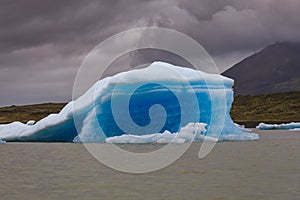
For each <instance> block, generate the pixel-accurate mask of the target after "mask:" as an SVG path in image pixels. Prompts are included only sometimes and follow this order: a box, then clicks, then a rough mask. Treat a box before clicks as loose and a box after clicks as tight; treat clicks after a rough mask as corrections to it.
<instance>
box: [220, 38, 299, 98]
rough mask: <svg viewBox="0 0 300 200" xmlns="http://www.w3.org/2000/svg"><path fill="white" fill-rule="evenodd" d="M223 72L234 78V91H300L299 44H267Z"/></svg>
mask: <svg viewBox="0 0 300 200" xmlns="http://www.w3.org/2000/svg"><path fill="white" fill-rule="evenodd" d="M223 75H225V76H227V77H230V78H233V79H234V80H235V86H234V87H235V94H240V95H256V94H271V93H279V92H289V91H300V44H291V43H276V44H273V45H270V46H268V47H266V48H265V49H263V50H262V51H260V52H258V53H256V54H254V55H252V56H250V57H248V58H246V59H245V60H243V61H241V62H239V63H237V64H236V65H234V66H233V67H231V68H230V69H228V70H226V71H225V72H224V73H223Z"/></svg>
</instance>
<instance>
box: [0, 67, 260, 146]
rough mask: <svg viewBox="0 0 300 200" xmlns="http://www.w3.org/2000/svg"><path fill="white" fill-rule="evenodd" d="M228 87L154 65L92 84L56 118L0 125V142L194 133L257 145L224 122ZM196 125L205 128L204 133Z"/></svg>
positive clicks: (176, 137) (150, 138) (165, 137)
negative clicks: (125, 101)
mask: <svg viewBox="0 0 300 200" xmlns="http://www.w3.org/2000/svg"><path fill="white" fill-rule="evenodd" d="M170 72H174V73H175V74H177V76H172V75H171V74H170ZM232 85H233V80H232V79H229V78H226V77H224V76H221V75H217V74H207V73H204V72H201V71H196V70H193V69H188V68H182V67H177V66H173V65H171V64H168V63H163V62H154V63H152V64H151V65H150V66H149V67H147V68H144V69H138V70H132V71H129V72H123V73H119V74H117V75H115V76H112V77H107V78H105V79H102V80H100V81H98V82H97V83H95V84H94V85H93V86H92V87H91V88H90V89H89V90H88V91H86V92H85V93H84V94H83V95H82V96H81V97H79V98H78V99H77V100H75V101H71V102H69V103H68V104H67V105H66V106H65V107H64V108H63V109H62V110H61V111H60V112H59V113H58V114H51V115H49V116H48V117H46V118H44V119H42V120H40V121H38V122H36V123H35V124H34V123H31V122H30V123H29V124H23V123H20V122H13V123H10V124H5V125H0V139H1V140H3V141H27V142H105V141H107V142H117V141H120V142H121V141H124V142H170V141H171V139H172V140H173V141H176V142H186V141H189V137H190V136H192V135H194V134H193V133H195V132H197V131H199V130H202V131H201V133H202V134H200V135H199V134H198V132H197V134H196V136H197V137H198V136H199V138H198V139H201V137H204V136H205V137H207V138H208V137H211V138H214V139H217V138H218V136H219V135H218V132H220V131H221V133H222V134H221V136H220V138H219V140H253V139H258V135H257V134H255V133H251V132H249V130H247V129H245V128H243V127H241V126H239V125H237V124H235V123H233V121H232V119H231V117H230V114H229V112H230V108H231V104H232V101H233V91H232ZM126 99H128V102H127V103H128V105H127V107H126V105H125V107H124V105H123V104H122V102H123V100H126ZM224 108H225V110H223V109H224ZM75 122H76V123H75ZM199 122H201V123H205V124H207V127H206V129H207V131H206V132H205V133H204V131H203V126H202V125H200V124H201V123H199ZM132 123H134V126H133V125H132ZM189 123H191V124H192V125H193V124H194V125H193V126H192V125H191V124H189ZM195 123H196V124H195ZM124 125H125V127H124ZM126 125H127V126H126ZM145 127H146V129H145ZM147 127H152V128H153V130H152V129H147ZM199 128H200V129H199ZM180 130H181V131H180ZM189 131H190V132H189ZM156 133H157V134H156ZM172 133H174V134H172ZM196 139H197V138H196Z"/></svg>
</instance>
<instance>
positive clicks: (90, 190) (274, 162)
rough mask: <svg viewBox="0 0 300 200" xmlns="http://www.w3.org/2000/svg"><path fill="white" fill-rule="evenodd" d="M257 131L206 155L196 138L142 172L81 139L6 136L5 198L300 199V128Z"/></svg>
mask: <svg viewBox="0 0 300 200" xmlns="http://www.w3.org/2000/svg"><path fill="white" fill-rule="evenodd" d="M254 132H257V133H259V134H260V136H261V137H260V140H258V141H251V142H221V143H218V144H217V145H216V147H215V148H214V149H213V151H212V152H211V153H210V154H209V155H208V156H207V157H206V158H205V159H203V160H199V159H198V157H197V154H198V151H199V148H200V145H201V143H195V144H193V145H192V146H191V148H190V149H189V150H188V151H187V152H186V153H185V154H184V155H183V156H182V157H181V158H180V159H179V160H177V161H176V162H175V163H173V164H172V165H170V166H169V167H167V168H164V169H162V170H159V171H156V172H152V173H146V174H138V175H136V174H127V173H122V172H118V171H115V170H113V169H110V168H108V167H106V166H104V165H103V164H101V163H99V162H98V161H97V160H96V159H94V158H93V157H92V156H91V155H90V154H89V153H88V152H87V150H86V149H85V148H84V146H83V145H82V144H72V143H7V144H5V145H0V163H1V164H0V174H1V178H0V199H32V200H34V199H43V200H46V199H143V200H147V199H151V200H153V199H172V200H174V199H189V200H191V199H220V200H221V199H222V200H225V199H251V200H252V199H299V196H300V157H299V155H300V132H298V131H293V132H289V131H261V130H254ZM122 147H123V148H127V149H130V150H131V151H139V150H143V151H148V150H149V149H151V148H157V147H159V145H153V144H143V145H141V144H130V145H129V144H128V145H123V146H122Z"/></svg>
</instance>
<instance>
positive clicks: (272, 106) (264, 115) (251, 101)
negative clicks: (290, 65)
mask: <svg viewBox="0 0 300 200" xmlns="http://www.w3.org/2000/svg"><path fill="white" fill-rule="evenodd" d="M64 105H65V103H45V104H37V105H26V106H9V107H3V108H0V124H4V123H10V122H13V121H21V122H24V123H26V122H27V121H28V120H31V119H32V120H35V121H38V120H40V119H42V118H44V117H46V116H47V115H49V114H50V113H58V112H59V111H60V110H61V109H62V108H63V106H64ZM231 116H232V118H233V120H234V121H235V122H237V123H239V124H245V125H246V126H247V127H254V126H255V125H256V124H257V123H259V122H267V123H285V122H291V121H300V92H289V93H278V94H269V95H257V96H236V97H235V100H234V102H233V105H232V110H231Z"/></svg>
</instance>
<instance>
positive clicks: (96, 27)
mask: <svg viewBox="0 0 300 200" xmlns="http://www.w3.org/2000/svg"><path fill="white" fill-rule="evenodd" d="M299 9H300V1H298V0H252V1H248V0H214V1H211V0H201V1H198V0H194V1H186V0H164V1H160V0H156V1H151V0H135V1H131V0H121V1H109V0H107V1H79V0H75V1H74V0H64V1H58V0H56V1H38V0H27V1H9V0H7V1H1V3H0V85H1V86H0V93H1V99H0V105H9V104H20V103H21V104H22V103H33V102H42V101H66V100H69V99H70V96H71V91H72V84H73V80H74V77H75V74H76V70H77V69H78V67H79V66H80V63H81V62H82V61H83V59H84V56H85V55H86V54H87V53H88V52H89V51H90V50H92V49H93V48H94V47H95V46H96V45H97V44H98V43H99V42H101V41H102V40H104V39H106V38H107V37H109V36H111V35H113V34H116V33H118V32H120V31H124V30H127V29H130V28H134V27H144V26H158V27H166V28H172V29H175V30H178V31H181V32H183V33H185V34H187V35H189V36H191V37H192V38H194V39H195V40H197V41H198V42H200V43H201V44H202V45H203V46H204V47H205V48H206V49H207V51H208V52H209V53H210V54H211V56H212V57H213V58H214V60H215V61H216V63H217V65H218V66H219V68H220V70H224V69H225V68H227V67H229V66H231V65H232V64H234V63H235V62H237V61H239V60H240V59H242V58H244V57H246V56H248V55H249V54H251V53H253V52H255V51H257V50H259V49H261V48H263V47H265V46H267V45H268V44H271V43H274V42H277V41H294V42H296V41H297V42H298V41H299V40H300V37H299V35H300V20H299V17H300V14H299ZM133 57H136V56H133ZM125 60H126V62H125ZM124 62H125V63H124V66H125V65H126V66H125V67H124V69H127V67H128V66H127V65H129V64H130V63H132V62H130V60H128V59H124ZM119 66H120V64H119Z"/></svg>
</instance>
